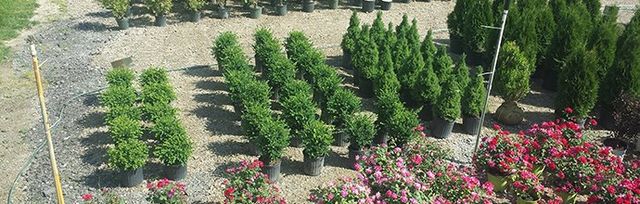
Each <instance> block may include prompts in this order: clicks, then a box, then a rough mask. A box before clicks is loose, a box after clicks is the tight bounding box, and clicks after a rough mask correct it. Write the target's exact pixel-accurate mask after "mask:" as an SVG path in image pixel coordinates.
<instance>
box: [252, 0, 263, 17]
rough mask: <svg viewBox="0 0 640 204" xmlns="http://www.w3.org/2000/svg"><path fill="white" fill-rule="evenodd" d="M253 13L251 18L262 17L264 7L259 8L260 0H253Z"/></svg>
mask: <svg viewBox="0 0 640 204" xmlns="http://www.w3.org/2000/svg"><path fill="white" fill-rule="evenodd" d="M251 5H252V6H253V8H251V13H250V14H249V17H250V18H253V19H258V18H260V16H261V15H262V7H261V6H258V0H251Z"/></svg>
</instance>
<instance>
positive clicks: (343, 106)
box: [322, 88, 362, 129]
mask: <svg viewBox="0 0 640 204" xmlns="http://www.w3.org/2000/svg"><path fill="white" fill-rule="evenodd" d="M361 105H362V104H361V102H360V98H358V96H356V94H354V93H353V92H351V91H349V90H347V89H344V88H340V89H338V90H336V92H335V93H334V94H333V95H332V96H330V97H329V100H328V101H327V108H326V113H325V112H323V113H322V114H323V115H324V114H327V116H328V121H331V124H333V125H334V126H336V128H338V129H343V128H344V125H345V123H346V120H347V118H349V117H351V116H352V115H353V114H354V113H356V112H359V111H360V107H361ZM325 122H327V121H325Z"/></svg>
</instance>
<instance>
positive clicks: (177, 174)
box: [164, 164, 187, 181]
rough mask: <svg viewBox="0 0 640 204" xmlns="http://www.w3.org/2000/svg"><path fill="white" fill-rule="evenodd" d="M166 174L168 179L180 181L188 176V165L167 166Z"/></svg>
mask: <svg viewBox="0 0 640 204" xmlns="http://www.w3.org/2000/svg"><path fill="white" fill-rule="evenodd" d="M164 169H165V174H166V176H167V178H168V179H171V180H174V181H179V180H182V179H184V177H186V176H187V165H185V164H182V165H169V166H165V167H164Z"/></svg>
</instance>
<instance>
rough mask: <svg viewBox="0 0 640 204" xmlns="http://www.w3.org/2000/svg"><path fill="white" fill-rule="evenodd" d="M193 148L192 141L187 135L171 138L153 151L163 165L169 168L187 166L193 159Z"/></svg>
mask: <svg viewBox="0 0 640 204" xmlns="http://www.w3.org/2000/svg"><path fill="white" fill-rule="evenodd" d="M192 152H193V147H192V143H191V140H190V139H189V137H188V136H186V135H179V136H173V137H169V138H167V139H166V140H164V141H163V142H162V143H160V145H158V146H157V147H156V149H155V150H154V151H153V155H155V156H156V157H157V158H158V159H160V161H162V163H164V164H165V165H168V166H177V165H186V164H187V160H189V157H191V153H192Z"/></svg>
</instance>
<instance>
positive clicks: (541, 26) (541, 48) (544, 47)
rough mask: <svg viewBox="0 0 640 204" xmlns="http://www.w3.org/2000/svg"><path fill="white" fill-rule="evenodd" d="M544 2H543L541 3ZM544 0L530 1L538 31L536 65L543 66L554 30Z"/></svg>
mask: <svg viewBox="0 0 640 204" xmlns="http://www.w3.org/2000/svg"><path fill="white" fill-rule="evenodd" d="M527 2H528V1H527ZM542 2H545V3H542ZM546 2H547V1H546V0H536V1H532V2H531V3H532V5H536V6H535V10H534V11H530V12H534V13H536V22H537V23H536V31H537V32H538V57H537V61H536V62H535V63H536V67H544V62H545V61H546V60H547V59H546V57H547V56H549V53H550V52H552V50H551V42H552V40H553V36H554V33H555V32H556V27H557V25H556V22H555V21H554V17H553V12H551V7H550V6H549V4H548V3H546Z"/></svg>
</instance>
